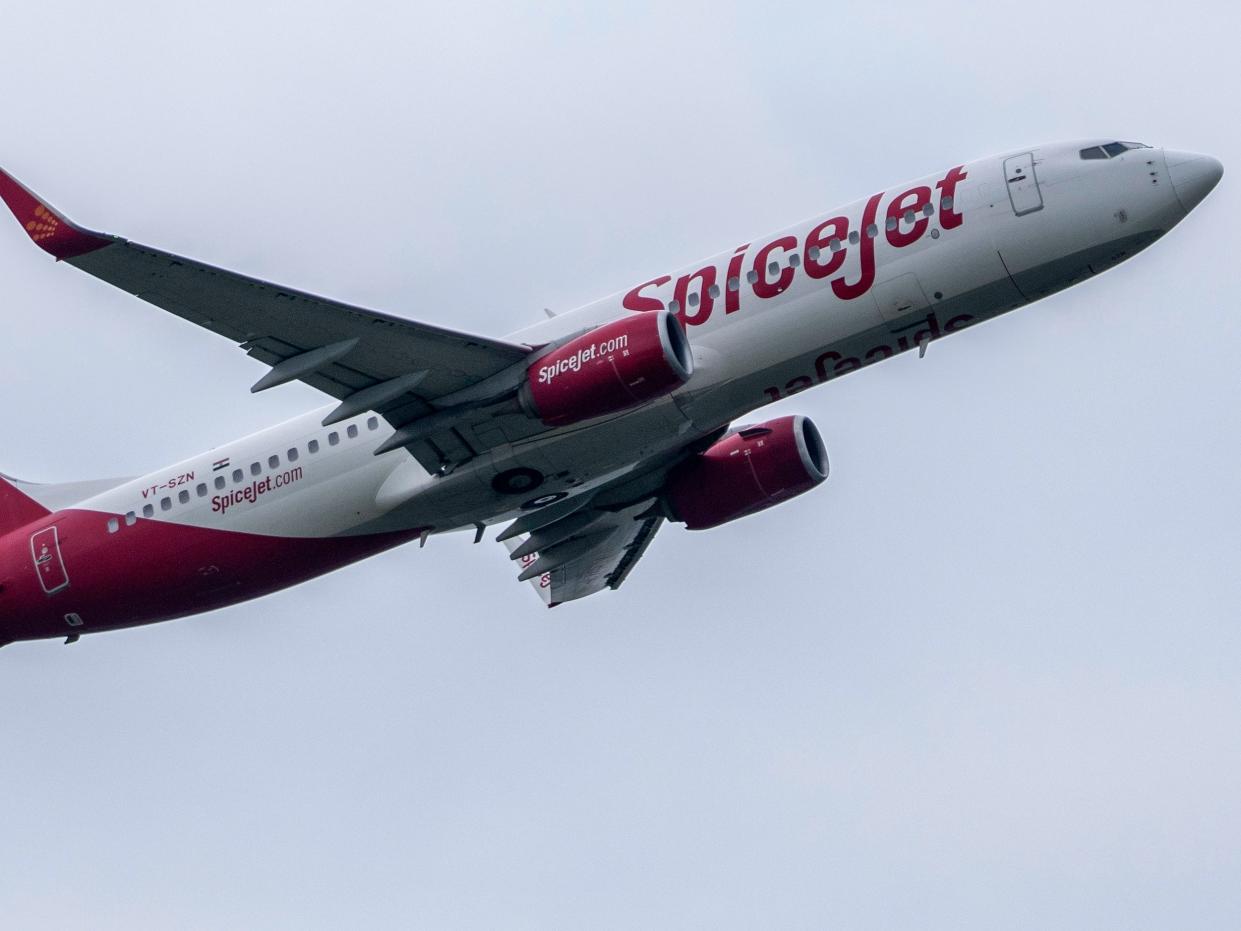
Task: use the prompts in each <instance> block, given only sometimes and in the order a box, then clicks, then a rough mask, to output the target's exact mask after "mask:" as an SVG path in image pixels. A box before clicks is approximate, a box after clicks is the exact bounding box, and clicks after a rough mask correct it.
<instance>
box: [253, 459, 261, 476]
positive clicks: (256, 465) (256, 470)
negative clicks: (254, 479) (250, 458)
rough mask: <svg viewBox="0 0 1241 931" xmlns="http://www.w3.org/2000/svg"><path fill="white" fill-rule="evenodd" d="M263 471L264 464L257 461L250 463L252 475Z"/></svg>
mask: <svg viewBox="0 0 1241 931" xmlns="http://www.w3.org/2000/svg"><path fill="white" fill-rule="evenodd" d="M262 471H263V467H262V465H260V464H259V463H257V462H252V463H250V474H251V475H258V474H259V473H260V472H262Z"/></svg>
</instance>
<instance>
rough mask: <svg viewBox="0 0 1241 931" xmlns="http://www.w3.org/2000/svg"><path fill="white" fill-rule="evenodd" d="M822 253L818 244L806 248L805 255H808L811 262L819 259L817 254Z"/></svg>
mask: <svg viewBox="0 0 1241 931" xmlns="http://www.w3.org/2000/svg"><path fill="white" fill-rule="evenodd" d="M822 254H823V252H822V250H820V249H819V247H818V246H811V247H810V248H809V249H807V250H806V255H808V256H810V261H811V262H817V261H819V256H821V255H822Z"/></svg>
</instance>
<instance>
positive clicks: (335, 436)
mask: <svg viewBox="0 0 1241 931" xmlns="http://www.w3.org/2000/svg"><path fill="white" fill-rule="evenodd" d="M672 303H674V304H675V303H676V301H673V302H672ZM338 443H340V434H339V433H337V432H336V431H335V430H333V431H332V432H331V433H329V434H328V435H327V445H328V446H336V445H337V444H338Z"/></svg>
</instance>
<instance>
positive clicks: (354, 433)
mask: <svg viewBox="0 0 1241 931" xmlns="http://www.w3.org/2000/svg"><path fill="white" fill-rule="evenodd" d="M345 432H346V433H348V434H349V439H351V440H356V439H357V438H358V425H357V424H356V423H351V424H350V425H349V429H348V430H346V431H345Z"/></svg>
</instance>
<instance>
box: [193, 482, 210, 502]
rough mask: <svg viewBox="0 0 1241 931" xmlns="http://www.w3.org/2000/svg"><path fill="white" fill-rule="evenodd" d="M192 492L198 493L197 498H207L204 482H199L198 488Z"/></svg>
mask: <svg viewBox="0 0 1241 931" xmlns="http://www.w3.org/2000/svg"><path fill="white" fill-rule="evenodd" d="M194 490H195V491H197V492H198V497H200V498H205V497H207V484H206V482H199V483H198V487H197V488H196V489H194Z"/></svg>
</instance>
